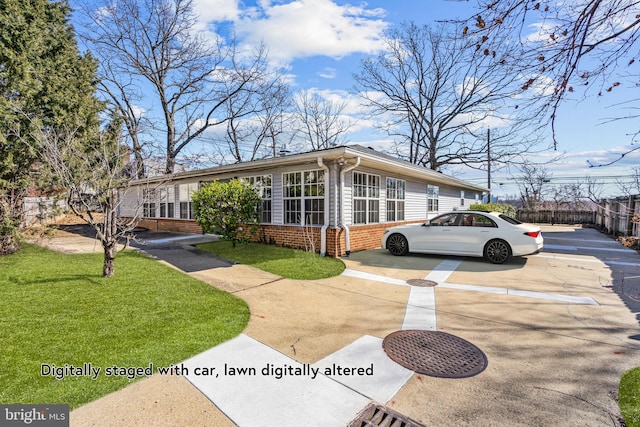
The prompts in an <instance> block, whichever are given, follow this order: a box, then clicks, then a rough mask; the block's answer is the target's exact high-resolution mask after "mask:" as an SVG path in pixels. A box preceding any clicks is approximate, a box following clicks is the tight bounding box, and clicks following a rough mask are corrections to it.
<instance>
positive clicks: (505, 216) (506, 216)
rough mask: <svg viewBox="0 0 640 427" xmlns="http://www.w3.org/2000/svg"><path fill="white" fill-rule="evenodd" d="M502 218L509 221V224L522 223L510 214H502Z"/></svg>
mask: <svg viewBox="0 0 640 427" xmlns="http://www.w3.org/2000/svg"><path fill="white" fill-rule="evenodd" d="M500 218H502V219H504V220H505V221H507V222H508V223H509V224H513V225H518V224H522V221H518V220H517V219H515V218H512V217H510V216H508V215H505V214H501V215H500Z"/></svg>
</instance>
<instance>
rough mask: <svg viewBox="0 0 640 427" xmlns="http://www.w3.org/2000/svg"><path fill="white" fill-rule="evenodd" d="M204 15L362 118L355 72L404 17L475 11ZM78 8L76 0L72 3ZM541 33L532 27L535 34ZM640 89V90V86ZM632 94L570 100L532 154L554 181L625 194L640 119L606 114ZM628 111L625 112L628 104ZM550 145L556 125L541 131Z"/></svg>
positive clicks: (408, 1)
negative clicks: (593, 184)
mask: <svg viewBox="0 0 640 427" xmlns="http://www.w3.org/2000/svg"><path fill="white" fill-rule="evenodd" d="M193 1H194V6H195V12H196V13H197V14H198V16H199V20H198V23H197V26H196V28H197V30H198V31H201V32H203V33H204V34H207V33H210V34H214V33H216V32H217V33H221V32H224V31H228V30H229V29H230V28H232V29H234V30H235V33H236V36H237V38H238V40H239V42H240V43H241V44H244V45H256V44H258V43H259V42H260V41H261V40H262V41H264V42H265V43H266V45H267V47H268V49H269V57H270V59H271V60H272V61H274V62H277V63H278V64H281V65H286V70H287V76H288V81H289V84H290V85H291V87H292V89H293V90H294V91H297V90H302V89H306V90H312V91H314V92H317V93H319V94H321V95H322V96H324V97H326V98H327V99H332V100H335V101H338V102H344V103H345V104H346V105H347V108H346V109H345V113H348V114H352V115H353V116H354V117H357V116H359V115H360V113H361V112H362V109H361V107H360V104H359V98H358V97H357V95H355V94H354V93H353V87H354V84H355V82H354V80H353V77H352V76H353V74H354V73H356V72H358V71H359V68H360V62H361V61H362V59H364V58H366V57H369V56H373V55H376V54H377V53H379V52H380V49H381V46H382V45H381V35H382V34H383V32H384V31H385V30H387V29H390V28H393V27H394V26H397V25H398V24H400V23H402V22H404V21H413V22H415V23H416V24H418V25H422V24H435V23H436V22H437V21H441V20H446V19H452V18H466V17H468V16H470V15H471V14H473V8H472V6H473V4H474V3H475V2H474V1H471V2H468V1H460V0H393V1H390V0H369V1H367V2H359V1H357V0H355V1H354V2H347V1H343V0H257V1H256V0H246V1H239V0H193ZM71 4H72V6H73V1H72V2H71ZM534 31H535V28H534V27H531V32H532V33H533V32H534ZM636 90H637V89H636ZM632 94H633V93H629V91H627V90H619V91H617V92H616V93H615V94H611V95H608V96H606V97H600V98H599V97H597V96H595V94H593V93H591V94H589V93H587V95H590V96H587V97H584V96H582V94H580V95H577V96H576V99H567V100H566V101H565V102H564V103H563V104H562V106H561V108H560V110H559V114H558V118H557V121H556V138H557V140H558V142H559V145H558V147H557V150H556V151H549V152H546V153H542V154H540V155H536V156H532V157H531V160H532V161H534V162H536V161H544V160H546V159H551V158H555V157H558V156H561V159H560V160H559V161H557V162H554V163H553V164H549V165H547V166H546V168H547V170H548V172H549V174H550V176H551V184H565V183H569V182H573V181H575V180H576V179H582V178H584V177H585V176H586V175H591V176H594V177H601V179H602V180H603V181H604V182H606V183H608V184H609V185H607V186H606V187H605V188H606V190H605V191H606V193H607V194H603V196H614V195H618V194H615V193H616V192H619V190H618V189H617V185H616V184H615V183H616V181H619V180H623V181H624V180H625V176H628V175H629V174H630V170H631V167H632V166H634V165H640V150H638V151H636V152H634V153H633V154H630V155H628V156H625V158H624V159H623V160H622V161H619V162H616V163H615V164H614V165H611V166H607V167H591V168H590V167H588V165H589V164H588V162H591V164H596V165H597V164H606V163H609V162H611V161H612V160H614V159H616V158H618V157H619V155H620V153H623V152H625V151H628V150H629V148H633V146H631V145H630V144H631V143H632V142H633V138H632V134H633V133H634V132H635V131H636V130H637V128H636V124H637V120H636V121H634V120H615V121H612V122H609V123H607V120H606V119H607V118H611V117H620V116H623V115H625V114H629V110H628V108H629V107H630V106H632V105H633V103H631V104H624V106H621V105H620V103H622V102H625V101H629V100H632V99H633V97H632V96H631V95H632ZM625 108H626V109H625ZM353 124H354V126H353V127H352V128H351V129H350V132H349V134H348V135H347V140H348V143H359V144H362V145H367V146H371V147H373V148H379V149H383V148H384V147H385V146H388V144H389V138H388V137H387V136H386V135H384V134H381V133H379V132H376V131H375V129H374V128H373V127H371V126H370V123H368V122H367V121H363V120H355V121H354V122H353ZM541 132H543V133H544V135H545V140H546V141H548V143H549V144H551V131H550V128H545V129H541ZM639 143H640V142H639ZM445 173H449V174H455V175H456V176H458V177H460V178H462V179H467V180H469V181H470V182H474V183H476V184H481V185H486V173H479V172H477V171H470V170H463V169H449V170H445ZM520 176H521V174H520V173H519V171H518V170H515V169H511V170H506V169H503V170H497V171H494V173H493V174H492V183H493V185H492V187H493V193H494V195H497V196H499V197H505V196H508V195H513V194H517V193H518V189H517V187H516V186H515V185H514V183H515V182H516V181H517V180H518V178H519V177H520Z"/></svg>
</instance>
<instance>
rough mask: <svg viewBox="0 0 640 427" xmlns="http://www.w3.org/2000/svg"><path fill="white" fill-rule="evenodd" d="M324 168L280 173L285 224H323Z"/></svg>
mask: <svg viewBox="0 0 640 427" xmlns="http://www.w3.org/2000/svg"><path fill="white" fill-rule="evenodd" d="M324 179H325V178H324V170H322V169H320V170H312V171H304V172H290V173H285V174H282V195H283V199H284V200H283V201H284V222H285V224H303V225H304V224H313V225H320V224H324V208H325V206H324V191H325V188H324Z"/></svg>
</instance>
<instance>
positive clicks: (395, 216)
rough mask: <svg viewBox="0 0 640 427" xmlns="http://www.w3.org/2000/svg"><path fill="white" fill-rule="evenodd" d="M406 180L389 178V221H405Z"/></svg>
mask: <svg viewBox="0 0 640 427" xmlns="http://www.w3.org/2000/svg"><path fill="white" fill-rule="evenodd" d="M405 185H406V184H405V181H404V180H402V179H396V178H387V221H404V193H405Z"/></svg>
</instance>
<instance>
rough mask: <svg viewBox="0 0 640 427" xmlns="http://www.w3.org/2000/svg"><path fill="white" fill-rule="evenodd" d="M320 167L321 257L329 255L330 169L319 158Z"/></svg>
mask: <svg viewBox="0 0 640 427" xmlns="http://www.w3.org/2000/svg"><path fill="white" fill-rule="evenodd" d="M318 166H319V167H321V168H322V169H323V170H324V176H325V178H324V221H323V222H324V224H323V225H322V228H321V229H320V256H325V255H327V228H329V167H328V166H327V165H325V164H324V163H323V161H322V157H318Z"/></svg>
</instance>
